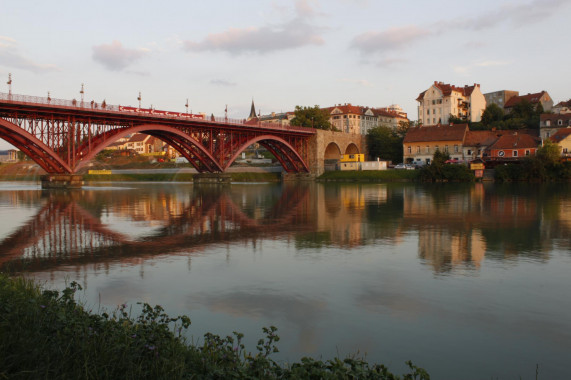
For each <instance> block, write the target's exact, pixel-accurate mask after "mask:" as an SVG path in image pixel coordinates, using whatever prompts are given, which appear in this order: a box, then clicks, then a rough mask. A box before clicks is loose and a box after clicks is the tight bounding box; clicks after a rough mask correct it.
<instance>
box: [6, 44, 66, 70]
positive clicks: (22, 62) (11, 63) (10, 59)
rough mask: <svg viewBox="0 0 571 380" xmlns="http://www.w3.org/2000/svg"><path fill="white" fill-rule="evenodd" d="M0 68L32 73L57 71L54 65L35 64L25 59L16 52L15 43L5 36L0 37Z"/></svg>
mask: <svg viewBox="0 0 571 380" xmlns="http://www.w3.org/2000/svg"><path fill="white" fill-rule="evenodd" d="M0 66H4V67H12V68H16V69H23V70H28V71H32V72H34V73H44V72H48V71H57V70H59V68H58V67H57V66H56V65H52V64H41V63H36V62H34V61H32V60H31V59H29V58H26V57H25V56H23V55H22V54H21V53H20V52H19V51H18V46H17V41H16V40H15V39H13V38H10V37H6V36H0Z"/></svg>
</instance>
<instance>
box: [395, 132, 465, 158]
mask: <svg viewBox="0 0 571 380" xmlns="http://www.w3.org/2000/svg"><path fill="white" fill-rule="evenodd" d="M468 132H469V130H468V124H457V125H445V124H444V125H443V124H437V125H433V126H420V127H412V128H409V129H408V132H407V134H406V136H405V137H404V140H403V151H404V154H403V162H406V163H416V164H424V163H426V164H429V163H430V161H431V160H432V157H433V156H434V153H435V152H436V151H437V150H441V151H443V152H447V153H448V154H449V155H450V158H451V159H457V160H463V159H464V156H463V153H462V150H463V148H462V147H463V143H464V139H465V137H466V133H468Z"/></svg>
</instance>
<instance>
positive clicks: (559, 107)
mask: <svg viewBox="0 0 571 380" xmlns="http://www.w3.org/2000/svg"><path fill="white" fill-rule="evenodd" d="M551 111H552V112H553V113H571V99H569V100H567V101H566V102H559V103H557V104H556V105H554V106H553V108H552V109H551Z"/></svg>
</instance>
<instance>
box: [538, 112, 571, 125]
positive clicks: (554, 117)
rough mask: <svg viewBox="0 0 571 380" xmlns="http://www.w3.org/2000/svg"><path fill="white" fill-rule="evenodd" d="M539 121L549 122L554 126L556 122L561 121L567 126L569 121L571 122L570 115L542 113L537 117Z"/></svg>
mask: <svg viewBox="0 0 571 380" xmlns="http://www.w3.org/2000/svg"><path fill="white" fill-rule="evenodd" d="M539 120H540V121H546V120H549V121H551V124H555V122H556V121H557V120H562V121H563V123H565V124H568V123H569V120H571V113H542V114H541V115H539ZM554 126H555V125H554Z"/></svg>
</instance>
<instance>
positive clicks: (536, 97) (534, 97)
mask: <svg viewBox="0 0 571 380" xmlns="http://www.w3.org/2000/svg"><path fill="white" fill-rule="evenodd" d="M545 94H547V93H546V92H545V91H541V92H536V93H534V94H527V95H520V96H514V97H512V98H510V99H509V100H508V101H507V102H506V104H504V108H510V107H513V106H515V105H516V104H518V103H519V102H521V101H522V100H523V99H526V100H527V101H528V102H530V103H531V104H537V103H539V102H540V101H541V98H542V97H543V95H545Z"/></svg>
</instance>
